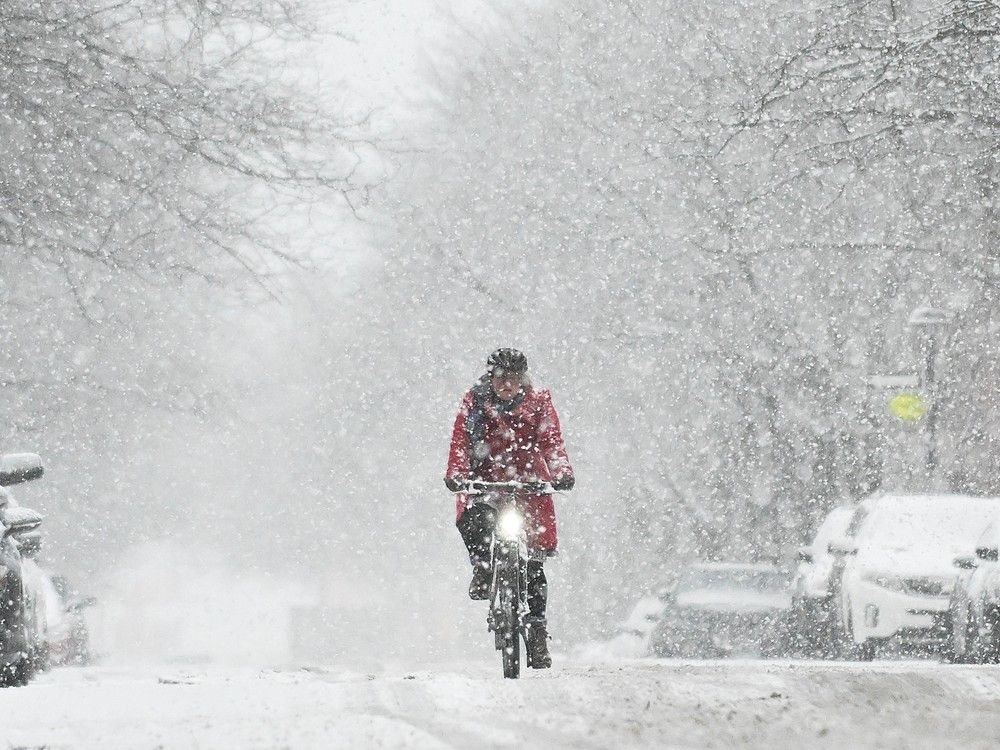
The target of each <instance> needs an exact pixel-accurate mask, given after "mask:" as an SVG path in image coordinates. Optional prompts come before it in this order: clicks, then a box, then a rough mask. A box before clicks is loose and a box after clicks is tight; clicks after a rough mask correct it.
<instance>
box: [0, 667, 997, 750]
mask: <svg viewBox="0 0 1000 750" xmlns="http://www.w3.org/2000/svg"><path fill="white" fill-rule="evenodd" d="M0 722H2V724H0V726H2V729H0V747H2V748H7V747H10V748H42V747H45V748H49V749H52V748H98V747H100V748H117V747H122V748H154V747H165V748H188V747H211V748H237V747H238V748H250V747H253V748H264V747H266V748H280V747H288V748H299V747H304V748H331V747H345V748H346V747H350V748H363V747H414V748H488V747H518V748H520V747H545V748H559V747H573V748H610V747H614V748H622V747H657V748H660V747H719V748H733V747H762V748H763V747H768V748H773V747H806V746H808V747H819V748H822V747H829V748H838V749H839V748H846V747H906V748H921V747H926V748H943V747H961V748H963V749H968V748H975V747H981V748H993V747H996V746H997V745H998V743H1000V668H993V667H961V666H947V665H940V664H935V663H931V662H884V663H876V664H874V665H860V664H819V663H808V662H799V663H796V662H749V661H730V662H674V661H628V662H616V663H586V662H570V663H566V662H565V661H563V662H562V663H561V664H559V665H558V667H557V668H556V669H553V670H552V671H551V672H546V673H533V674H529V675H528V676H527V677H526V678H525V679H522V680H520V681H518V682H505V681H504V680H502V679H501V678H500V677H499V676H498V675H497V669H496V668H495V666H494V665H487V664H477V665H474V666H470V667H460V666H458V665H454V664H450V665H442V666H441V668H440V669H437V670H433V671H416V672H397V673H382V674H364V673H357V672H345V671H339V670H337V669H322V670H320V669H316V670H301V671H240V670H223V669H218V668H206V669H195V668H192V669H178V668H167V667H165V668H159V669H138V668H135V669H114V668H109V667H103V668H102V667H95V668H87V669H63V670H56V671H54V672H51V673H49V674H47V675H44V676H43V677H41V678H39V679H38V680H37V681H36V682H35V683H33V684H31V685H29V686H28V687H26V688H18V689H9V690H5V691H2V692H0Z"/></svg>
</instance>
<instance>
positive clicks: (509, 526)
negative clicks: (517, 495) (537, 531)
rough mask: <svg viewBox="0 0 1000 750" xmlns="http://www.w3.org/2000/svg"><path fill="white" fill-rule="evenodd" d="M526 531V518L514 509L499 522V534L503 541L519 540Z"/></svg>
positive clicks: (510, 509) (507, 512) (505, 512)
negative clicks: (523, 531) (524, 530)
mask: <svg viewBox="0 0 1000 750" xmlns="http://www.w3.org/2000/svg"><path fill="white" fill-rule="evenodd" d="M523 529H524V518H523V517H522V516H521V514H520V513H518V512H517V511H516V510H514V509H513V508H508V509H507V510H505V511H504V512H503V513H502V514H501V515H500V520H499V521H498V522H497V534H498V535H499V536H500V538H501V539H506V540H512V539H517V537H518V536H519V535H520V534H521V531H522V530H523Z"/></svg>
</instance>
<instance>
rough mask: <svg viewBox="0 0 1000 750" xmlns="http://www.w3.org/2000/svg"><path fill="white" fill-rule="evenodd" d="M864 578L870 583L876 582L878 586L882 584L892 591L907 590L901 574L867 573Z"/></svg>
mask: <svg viewBox="0 0 1000 750" xmlns="http://www.w3.org/2000/svg"><path fill="white" fill-rule="evenodd" d="M862 578H864V579H865V580H866V581H868V582H869V583H874V584H875V585H876V586H881V587H882V588H884V589H889V590H890V591H905V590H906V586H905V585H904V583H903V579H902V578H900V577H899V576H890V575H885V574H884V573H865V575H863V576H862Z"/></svg>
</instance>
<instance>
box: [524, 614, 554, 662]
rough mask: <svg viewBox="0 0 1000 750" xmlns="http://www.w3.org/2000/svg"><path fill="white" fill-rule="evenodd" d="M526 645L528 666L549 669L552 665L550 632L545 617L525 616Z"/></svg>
mask: <svg viewBox="0 0 1000 750" xmlns="http://www.w3.org/2000/svg"><path fill="white" fill-rule="evenodd" d="M524 646H525V649H524V650H525V653H526V655H527V657H528V666H529V667H531V668H532V669H548V668H549V667H551V666H552V657H551V656H549V633H548V630H547V629H546V627H545V618H543V617H532V616H530V615H529V616H528V617H526V618H524Z"/></svg>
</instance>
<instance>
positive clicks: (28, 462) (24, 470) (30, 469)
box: [0, 453, 45, 487]
mask: <svg viewBox="0 0 1000 750" xmlns="http://www.w3.org/2000/svg"><path fill="white" fill-rule="evenodd" d="M44 473H45V469H44V468H43V467H42V458H41V456H39V455H38V454H37V453H6V454H4V455H3V456H2V457H0V487H9V486H10V485H12V484H20V483H21V482H29V481H31V480H32V479H38V477H40V476H42V474H44Z"/></svg>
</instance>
